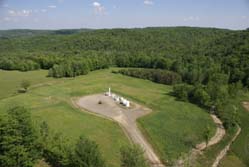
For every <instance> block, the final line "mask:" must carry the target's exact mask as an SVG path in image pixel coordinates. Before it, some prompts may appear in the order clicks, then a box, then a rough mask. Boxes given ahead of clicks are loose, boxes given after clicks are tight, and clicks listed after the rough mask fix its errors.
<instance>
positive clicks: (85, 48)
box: [0, 27, 249, 86]
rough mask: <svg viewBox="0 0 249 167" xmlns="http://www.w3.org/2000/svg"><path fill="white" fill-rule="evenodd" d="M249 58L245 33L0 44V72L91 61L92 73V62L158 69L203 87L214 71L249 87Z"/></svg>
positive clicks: (100, 35) (98, 34)
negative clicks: (198, 82) (201, 84)
mask: <svg viewBox="0 0 249 167" xmlns="http://www.w3.org/2000/svg"><path fill="white" fill-rule="evenodd" d="M75 31H76V30H75ZM248 54H249V31H231V30H223V29H212V28H189V27H176V28H174V27H172V28H145V29H113V30H104V29H103V30H95V31H84V32H81V33H76V34H73V35H54V34H53V35H51V34H47V35H36V36H31V37H20V38H7V39H1V40H0V56H1V57H2V58H1V59H0V68H1V69H6V70H14V69H17V70H21V71H28V70H34V69H39V68H42V69H50V68H52V67H53V66H54V65H55V64H57V65H61V66H72V65H65V61H64V60H65V59H66V60H67V62H70V60H72V61H77V62H79V61H80V60H82V61H84V62H88V61H89V58H90V60H91V63H86V64H88V66H91V67H89V69H95V68H93V67H92V66H94V62H92V61H93V59H94V60H95V61H96V62H99V63H97V64H98V65H97V66H98V67H97V69H98V68H101V67H106V66H109V65H117V66H120V67H144V68H160V69H167V70H172V71H175V72H178V73H180V74H181V75H182V77H183V80H184V81H186V82H187V83H194V82H196V81H197V80H198V81H200V82H205V81H206V79H207V76H208V75H209V73H214V71H217V72H221V73H225V74H228V75H229V81H230V82H237V81H242V82H243V84H244V85H245V86H248V84H249V83H248V82H249V81H248V73H249V72H248V67H247V64H248V61H249V60H248V59H249V56H248ZM86 59H87V60H86ZM99 59H101V61H99ZM104 60H105V61H104ZM101 63H102V64H101ZM63 64H64V65H63ZM69 64H73V63H69ZM100 64H101V65H100ZM75 73H84V72H75ZM70 76H71V75H70Z"/></svg>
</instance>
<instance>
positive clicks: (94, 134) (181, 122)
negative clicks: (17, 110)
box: [0, 69, 215, 166]
mask: <svg viewBox="0 0 249 167" xmlns="http://www.w3.org/2000/svg"><path fill="white" fill-rule="evenodd" d="M111 70H112V69H109V70H101V71H95V72H91V73H90V74H88V75H85V76H81V77H77V78H73V79H56V80H55V79H49V78H46V77H45V76H46V73H45V72H44V71H37V72H31V73H32V74H30V80H33V77H37V79H36V81H37V83H42V82H45V83H46V82H48V81H49V83H50V84H40V86H34V87H33V88H31V89H30V91H29V92H28V93H26V94H19V95H17V96H12V97H9V98H5V99H2V100H1V101H0V109H2V110H4V109H6V108H8V107H9V106H10V105H13V104H21V105H25V106H26V107H28V108H30V109H31V111H32V115H33V117H34V118H35V120H38V121H40V120H45V121H47V122H48V124H49V126H50V127H51V128H52V129H53V130H56V131H61V132H63V134H65V136H67V137H68V138H70V139H71V141H72V142H74V141H75V139H76V138H77V137H78V136H79V135H80V134H85V135H86V136H88V137H89V138H90V139H92V140H94V141H96V142H97V143H98V144H99V145H100V149H101V151H102V153H103V155H104V158H105V159H106V161H107V163H108V166H119V148H120V146H122V145H125V144H128V143H129V142H128V139H127V138H126V136H125V135H124V133H123V132H122V130H121V128H119V127H118V125H117V124H115V123H113V122H112V121H109V120H105V119H102V118H99V117H95V116H92V115H90V114H87V113H84V112H81V111H79V110H78V109H76V108H74V107H73V106H72V104H71V98H72V97H78V96H84V95H87V94H93V93H101V92H104V91H106V90H107V88H108V87H109V86H111V87H112V89H113V90H114V91H115V92H117V93H119V94H122V95H124V96H126V97H127V98H130V99H131V100H134V101H136V102H138V103H141V104H144V105H146V106H147V107H150V108H151V109H153V111H154V112H153V113H152V114H150V115H148V116H146V117H144V118H142V119H140V120H139V121H138V122H139V126H140V127H141V128H142V130H143V132H144V133H145V134H146V136H147V137H148V139H149V140H150V141H151V142H152V145H153V146H154V148H155V149H156V150H157V152H158V153H159V154H160V156H161V159H162V160H163V161H165V162H167V161H168V160H170V161H171V160H174V159H176V158H178V157H179V156H180V155H182V154H183V153H185V152H188V151H189V149H190V148H191V145H195V144H197V143H199V142H200V141H203V131H204V129H205V128H206V126H207V125H209V126H210V127H211V129H212V131H213V133H214V130H215V126H214V124H213V122H212V120H211V118H210V117H209V115H208V114H207V113H206V112H205V111H203V110H202V109H200V108H199V107H197V106H195V105H192V104H190V103H184V102H180V101H176V100H175V98H174V97H172V96H171V95H170V92H171V91H172V87H170V86H166V85H161V84H155V83H152V82H150V81H146V80H142V79H136V78H131V77H127V76H122V75H120V74H112V73H111ZM1 73H9V74H8V75H9V76H8V77H9V78H12V77H11V75H12V72H5V71H4V72H3V71H0V76H1V75H3V74H1ZM22 74H25V75H28V74H29V72H28V73H19V74H18V75H22ZM6 75H7V74H6ZM15 75H17V74H16V73H15V72H14V74H13V77H14V76H15ZM18 77H19V78H21V79H22V76H18ZM39 78H40V79H39ZM0 82H1V81H0ZM6 82H7V83H9V82H15V83H10V85H12V88H11V89H12V90H15V89H16V86H17V85H18V84H19V80H9V81H5V84H7V83H6ZM2 84H3V83H1V85H2ZM10 85H9V86H10ZM1 89H2V88H1ZM10 94H11V93H10ZM7 96H8V93H7V92H5V95H4V96H3V97H7Z"/></svg>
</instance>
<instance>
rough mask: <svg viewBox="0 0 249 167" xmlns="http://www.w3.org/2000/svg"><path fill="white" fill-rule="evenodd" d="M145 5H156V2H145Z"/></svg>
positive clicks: (145, 0)
mask: <svg viewBox="0 0 249 167" xmlns="http://www.w3.org/2000/svg"><path fill="white" fill-rule="evenodd" d="M144 4H145V5H154V2H153V1H152V0H144Z"/></svg>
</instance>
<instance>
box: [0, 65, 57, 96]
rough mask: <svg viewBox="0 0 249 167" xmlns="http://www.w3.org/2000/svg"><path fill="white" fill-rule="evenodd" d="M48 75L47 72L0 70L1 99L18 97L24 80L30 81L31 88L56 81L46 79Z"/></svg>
mask: <svg viewBox="0 0 249 167" xmlns="http://www.w3.org/2000/svg"><path fill="white" fill-rule="evenodd" d="M47 73H48V72H47V71H46V70H39V71H29V72H20V71H4V70H0V86H1V87H0V99H3V98H6V97H8V96H11V95H16V94H17V91H18V89H19V88H20V84H21V82H22V81H23V80H28V81H30V82H31V86H32V85H35V84H41V83H44V82H49V81H56V80H55V79H53V78H48V77H46V75H47Z"/></svg>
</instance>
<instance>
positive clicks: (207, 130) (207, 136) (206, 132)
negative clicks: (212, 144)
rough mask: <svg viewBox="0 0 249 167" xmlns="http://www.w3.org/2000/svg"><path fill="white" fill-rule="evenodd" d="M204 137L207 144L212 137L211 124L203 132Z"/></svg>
mask: <svg viewBox="0 0 249 167" xmlns="http://www.w3.org/2000/svg"><path fill="white" fill-rule="evenodd" d="M203 137H204V139H205V142H206V145H208V141H209V140H210V137H211V130H210V127H209V126H207V127H206V130H205V131H204V133H203Z"/></svg>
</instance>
